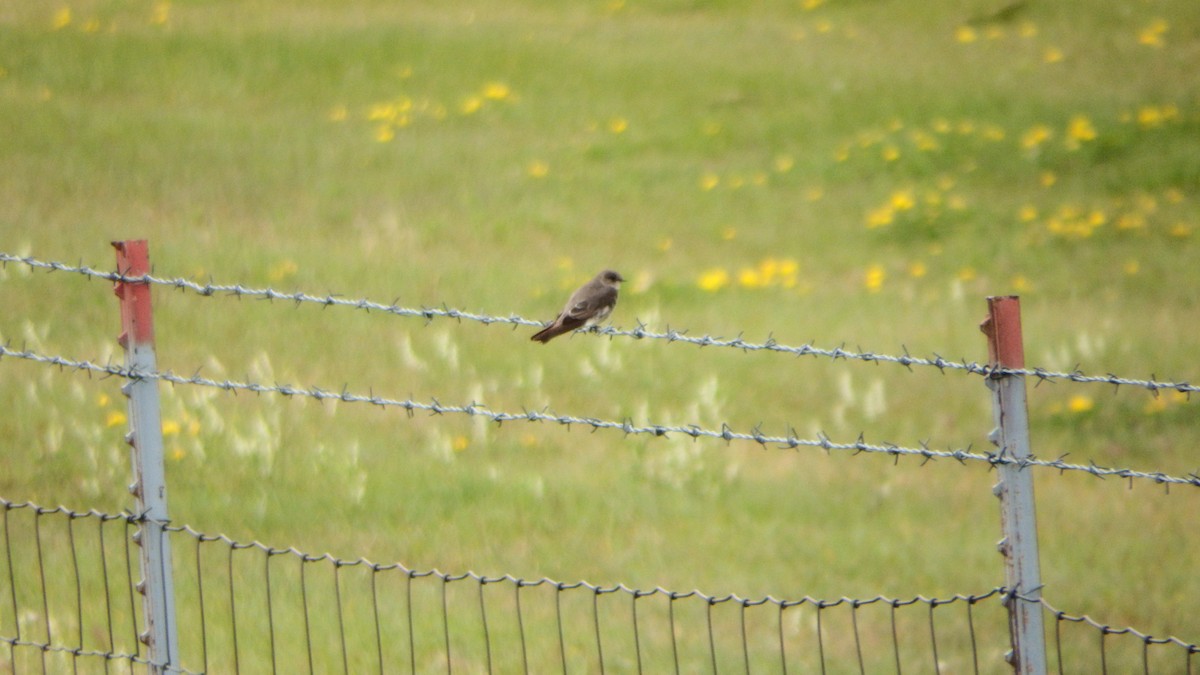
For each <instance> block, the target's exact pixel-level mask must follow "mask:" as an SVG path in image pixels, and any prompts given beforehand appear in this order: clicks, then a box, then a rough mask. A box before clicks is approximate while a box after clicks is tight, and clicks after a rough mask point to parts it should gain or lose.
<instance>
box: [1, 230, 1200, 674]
mask: <svg viewBox="0 0 1200 675" xmlns="http://www.w3.org/2000/svg"><path fill="white" fill-rule="evenodd" d="M0 264H4V265H8V264H17V265H22V266H25V267H27V268H29V269H32V270H45V271H48V272H63V273H70V274H76V275H81V276H83V277H85V278H89V279H102V280H106V281H110V282H113V283H116V284H118V285H122V284H125V285H135V284H136V285H142V286H145V287H147V288H148V287H149V286H160V287H165V288H173V289H178V290H180V291H183V292H192V293H195V294H198V295H200V296H203V297H223V296H224V297H235V298H242V297H251V298H260V299H264V300H268V301H274V300H280V301H287V302H292V303H295V304H304V303H311V304H316V305H320V306H325V307H339V308H346V309H352V310H359V311H365V312H376V313H382V314H387V315H394V316H399V317H406V318H416V319H421V320H424V321H427V322H428V321H433V320H436V319H454V320H457V321H473V322H479V323H483V324H488V325H490V324H502V325H511V326H513V327H514V328H515V327H518V326H531V327H532V326H539V327H540V326H541V325H543V324H542V323H541V322H538V321H532V320H529V319H524V318H522V317H519V316H516V315H512V316H508V317H501V316H492V315H486V314H477V313H471V312H465V311H462V310H457V309H453V308H448V307H442V308H407V307H402V306H400V305H398V304H397V303H391V304H382V303H375V302H371V301H368V300H365V299H357V300H355V299H346V298H341V297H337V296H328V295H327V296H318V295H312V294H307V293H300V292H294V293H282V292H279V291H276V290H273V289H270V288H264V289H254V288H249V287H246V286H244V285H240V284H235V285H221V284H215V283H212V282H209V283H203V284H202V283H197V282H193V281H190V280H186V279H182V278H160V277H156V276H153V275H151V274H149V273H148V271H142V272H141V273H137V274H133V273H130V270H128V269H126V270H125V271H124V272H123V273H122V272H120V271H118V272H104V271H99V270H96V269H93V268H91V267H87V266H84V265H67V264H63V263H59V262H46V261H42V260H38V259H36V258H32V257H30V256H14V255H10V254H6V253H2V252H0ZM595 332H598V333H599V334H600V335H602V336H607V337H609V338H610V339H618V338H628V339H651V340H663V341H666V342H668V343H679V344H691V345H694V346H699V347H706V346H711V347H716V348H731V349H738V350H741V351H745V352H769V353H778V354H787V355H792V356H797V357H799V356H810V357H815V358H827V359H832V360H858V361H866V362H877V363H888V364H896V365H900V366H904V367H906V368H908V369H910V370H911V369H913V368H922V367H924V368H936V369H938V370H940V371H942V372H961V373H965V374H972V375H977V376H982V377H984V378H987V379H988V380H996V379H999V378H1001V377H1004V376H1021V377H1025V378H1030V379H1035V380H1037V381H1043V380H1062V381H1067V382H1074V383H1080V384H1093V383H1103V384H1111V385H1114V386H1121V385H1127V386H1133V387H1139V388H1144V389H1147V390H1149V391H1151V392H1153V393H1156V394H1157V392H1159V391H1176V392H1180V393H1182V394H1185V395H1188V396H1190V394H1191V393H1192V392H1194V391H1197V390H1198V388H1197V387H1196V386H1194V385H1191V384H1189V383H1187V382H1182V381H1178V382H1177V381H1159V380H1156V379H1155V378H1154V377H1153V376H1152V377H1151V378H1149V379H1138V378H1127V377H1121V376H1117V375H1114V374H1107V375H1087V374H1084V373H1082V372H1079V371H1072V372H1056V371H1052V370H1047V369H1042V368H1026V367H1024V365H1023V363H1022V364H1021V367H1006V366H1004V365H1003V364H1002V362H994V363H988V364H979V363H974V362H969V361H966V360H960V361H952V360H947V359H944V358H942V357H941V356H938V355H934V356H933V357H915V356H912V355H910V354H908V352H907V350H905V352H904V354H902V355H890V354H880V353H874V352H865V351H861V350H859V351H851V350H846V349H844V348H840V347H839V348H833V349H825V348H819V347H815V346H813V345H810V344H805V345H799V346H792V345H786V344H782V343H778V342H776V341H775V340H774V339H768V340H767V341H765V342H758V343H755V342H750V341H746V340H743V339H742V338H741V337H737V338H733V339H725V338H719V337H713V336H710V335H703V336H698V337H697V336H691V335H688V334H687V332H686V331H678V330H667V331H664V332H655V331H651V330H649V329H648V328H647V327H645V326H643V325H641V324H639V325H638V326H637V327H636V328H634V329H632V330H619V329H615V328H604V329H600V330H599V331H595ZM4 357H9V358H10V359H16V360H23V361H27V362H32V363H37V364H41V365H44V366H47V367H56V368H58V369H60V370H63V371H74V372H81V373H86V374H88V375H97V376H101V377H114V378H118V379H120V380H122V381H125V382H127V383H147V382H148V383H154V384H157V383H158V382H168V383H171V384H172V385H177V386H196V387H210V388H216V389H219V390H223V391H230V392H238V391H246V392H253V393H257V394H267V395H278V396H283V397H307V398H311V399H316V400H331V399H332V400H337V401H342V402H347V403H361V404H368V405H373V406H377V407H381V408H386V409H399V410H403V411H405V413H406V414H408V415H410V416H411V415H413V414H416V413H419V412H420V413H428V414H431V415H466V416H471V417H480V418H483V419H486V420H489V421H492V422H495V423H497V424H504V423H506V422H529V423H550V424H558V425H563V426H567V427H571V426H584V427H588V428H591V429H592V430H597V431H611V432H619V433H621V434H623V435H625V436H629V435H649V436H667V435H683V436H688V437H691V438H693V439H702V438H706V439H714V440H724V441H726V442H751V443H756V444H758V445H760V446H763V447H764V448H766V447H773V448H779V449H786V450H800V449H803V448H816V449H821V450H824V451H845V452H849V453H853V454H859V453H865V454H884V455H890V456H893V457H896V458H899V457H901V456H911V457H916V458H920V459H921V460H922V461H923V462H927V461H935V460H939V459H941V460H945V459H952V460H955V461H956V462H959V463H963V464H967V463H984V464H987V465H990V466H992V467H995V468H1006V467H1007V468H1013V469H1016V470H1018V472H1023V473H1028V471H1023V470H1025V469H1039V470H1040V469H1055V470H1057V471H1059V472H1083V473H1087V474H1090V475H1093V476H1096V477H1098V478H1105V477H1118V478H1124V479H1128V480H1130V481H1135V480H1138V481H1150V482H1152V483H1155V484H1160V485H1163V486H1165V487H1167V488H1169V487H1170V486H1172V485H1185V486H1187V485H1190V486H1193V487H1200V475H1198V474H1196V473H1191V474H1187V475H1173V474H1170V473H1167V472H1160V471H1139V470H1134V469H1129V468H1112V467H1102V466H1097V465H1096V464H1094V463H1091V462H1089V463H1087V464H1078V463H1068V462H1066V461H1065V459H1064V458H1062V457H1059V458H1056V459H1052V460H1046V459H1039V458H1036V457H1034V456H1033V455H1026V456H1017V455H1014V454H1012V453H1006V452H1004V451H1003V448H1002V449H1001V451H998V452H988V451H978V450H974V449H972V448H970V447H967V448H960V449H955V448H949V449H946V450H937V449H932V448H929V447H927V446H926V445H925V444H923V443H922V444H918V445H916V446H901V445H895V444H890V443H869V442H867V441H866V440H864V439H863V438H862V437H861V436H860V437H859V438H858V439H855V440H851V441H835V440H833V439H831V438H829V437H827V436H825V435H823V434H821V435H818V436H817V437H815V438H802V437H800V436H799V435H797V434H795V432H789V433H788V434H785V435H772V434H766V433H763V432H762V431H761V430H760V429H758V428H755V429H750V430H735V429H733V428H731V427H730V426H728V425H726V424H722V425H720V428H705V427H701V426H697V425H667V424H654V423H649V422H643V423H634V422H633V421H632V420H628V419H626V420H607V419H602V418H597V417H590V416H579V415H566V414H559V413H555V412H552V411H549V410H546V409H543V410H522V411H520V412H513V411H497V410H493V409H491V408H489V407H487V406H485V405H483V404H481V403H477V402H469V403H466V404H460V405H448V404H443V403H441V402H439V401H437V400H436V399H430V400H427V401H418V400H413V399H411V398H410V399H399V398H389V397H384V396H378V395H376V394H374V393H373V392H372V393H367V394H362V393H355V392H353V391H350V390H349V389H348V388H345V387H344V388H342V389H340V390H338V389H332V388H331V389H325V388H320V387H297V386H293V385H288V384H279V383H262V382H253V381H232V380H224V379H221V380H218V379H211V378H207V377H203V376H201V375H200V374H199V371H197V372H196V373H194V374H191V375H176V374H174V373H172V372H170V371H159V370H157V368H156V367H149V368H147V367H145V366H144V365H142V366H140V367H139V366H138V365H136V364H135V365H117V364H113V363H100V362H93V361H88V360H84V359H77V358H70V357H66V356H60V355H51V354H42V353H39V352H37V351H36V350H32V349H27V348H24V347H21V348H17V347H13V346H12V345H0V360H3V358H4ZM131 417H136V415H132V416H131ZM133 435H134V436H136V435H137V431H136V430H135V432H134V434H133ZM0 505H2V506H3V521H2V522H3V541H4V549H5V552H4V557H3V558H2V559H0V564H3V566H4V569H3V573H0V583H3V584H6V586H7V588H6V589H2V590H0V643H4V644H7V645H8V659H9V671H10V672H27V671H32V672H63V671H71V672H81V671H82V672H105V673H108V672H112V671H113V670H116V671H117V672H124V671H126V670H127V671H128V672H135V671H136V670H137V669H138V668H140V667H145V668H146V669H147V670H149V671H151V672H180V673H200V672H266V671H268V670H270V671H271V672H310V673H311V672H346V673H350V672H381V673H382V672H393V671H402V672H403V671H407V672H429V671H442V670H444V671H446V672H454V671H459V672H544V671H548V670H549V671H560V672H564V673H565V672H608V671H611V672H696V671H712V672H722V671H726V672H868V671H870V672H876V671H879V670H885V671H890V670H894V671H895V672H898V673H899V672H904V671H906V670H908V671H911V670H913V669H914V668H915V669H918V670H929V669H932V670H933V671H934V672H975V673H979V672H1003V671H1005V670H1009V669H1010V668H1011V667H1010V666H1008V665H1007V664H1006V663H1005V652H1006V651H1008V650H1009V649H1010V647H1011V643H1010V640H1012V636H1011V632H1010V625H1009V624H1010V621H1011V617H1012V615H1013V609H1014V607H1017V608H1019V607H1030V608H1033V609H1034V610H1035V611H1036V612H1037V613H1038V614H1039V615H1041V616H1045V617H1046V618H1047V619H1048V620H1049V621H1050V622H1052V625H1051V626H1050V627H1049V628H1047V630H1046V632H1047V633H1051V634H1052V636H1051V638H1050V648H1049V649H1048V650H1047V652H1046V655H1045V656H1044V657H1043V660H1044V661H1045V662H1046V665H1047V666H1048V667H1050V668H1051V669H1054V668H1057V672H1060V673H1062V672H1083V671H1087V672H1110V669H1111V672H1127V671H1128V670H1129V669H1130V667H1131V665H1130V664H1133V666H1132V667H1134V668H1137V669H1140V670H1141V671H1143V672H1147V673H1148V672H1188V673H1191V672H1192V667H1193V662H1194V661H1195V660H1196V659H1197V658H1200V657H1196V656H1194V655H1196V654H1197V653H1198V652H1200V646H1198V645H1196V644H1194V643H1189V642H1186V641H1184V640H1181V639H1178V638H1175V637H1166V638H1163V637H1155V636H1151V635H1148V634H1145V633H1143V632H1140V631H1138V630H1136V629H1134V628H1132V627H1114V626H1110V625H1107V624H1105V623H1103V622H1101V621H1098V620H1095V619H1093V618H1091V617H1089V616H1085V615H1073V614H1070V613H1067V612H1065V611H1062V610H1059V609H1057V608H1055V607H1054V606H1052V605H1051V604H1049V603H1048V602H1047V601H1045V600H1044V599H1043V598H1041V596H1040V588H1026V587H1024V586H1021V585H1014V584H1011V583H1010V584H1009V585H1008V586H1004V587H996V588H991V589H985V590H983V591H982V592H978V593H975V594H960V595H955V596H952V597H949V598H925V597H921V596H916V597H912V598H908V599H898V598H885V597H881V596H876V597H871V598H858V599H854V598H848V597H841V598H837V599H833V600H826V599H816V598H811V597H807V596H806V597H802V598H799V599H777V598H774V597H771V596H767V597H763V598H757V599H747V598H742V597H739V596H737V595H732V594H730V595H721V596H714V595H708V594H705V593H702V592H700V591H698V590H692V591H688V592H678V591H671V590H667V589H664V588H661V587H655V588H651V589H638V588H631V587H628V586H626V585H624V584H618V585H616V586H608V587H605V586H598V585H594V584H591V583H588V582H586V581H573V582H561V581H555V580H551V579H547V578H539V579H532V580H530V579H523V578H521V577H518V576H513V575H507V574H506V575H503V576H499V577H488V576H482V575H479V574H476V573H474V572H460V573H447V572H442V571H439V570H436V569H431V570H424V571H418V570H413V569H410V568H408V567H405V566H404V565H402V564H399V563H389V564H379V563H374V562H371V561H369V560H366V559H364V558H358V559H353V560H347V559H340V558H336V557H334V556H331V555H329V554H322V555H311V554H307V553H304V552H301V551H299V550H297V549H295V548H291V547H288V548H275V547H272V546H270V545H267V544H263V543H260V542H257V541H251V542H239V541H235V540H234V539H231V538H230V537H227V536H225V535H223V534H206V533H203V532H201V531H199V530H196V529H193V528H192V527H191V526H189V525H177V524H174V523H171V522H170V521H169V520H166V519H156V518H155V517H154V515H153V514H151V513H149V512H148V511H147V510H145V509H142V508H139V510H138V512H136V513H135V512H127V513H122V514H112V513H102V512H99V511H96V510H88V511H75V510H71V509H69V508H67V507H64V506H57V507H49V508H48V507H44V506H39V505H36V504H32V503H29V502H14V501H9V500H8V499H6V498H4V497H2V496H0ZM151 532H153V533H157V534H156V536H157V537H158V538H159V539H160V540H161V541H159V542H158V544H159V545H160V546H161V547H162V548H165V549H166V550H168V551H170V550H172V549H173V550H174V551H175V557H174V560H173V562H172V563H170V565H169V566H170V568H171V571H173V577H174V583H173V596H174V597H173V608H172V612H171V613H172V616H171V618H170V620H171V623H172V624H173V625H178V626H179V627H180V628H181V629H182V630H181V631H180V632H179V638H178V640H179V644H178V645H177V646H176V647H175V648H174V649H173V653H171V654H169V657H168V658H167V659H166V660H165V661H164V660H163V659H162V658H161V655H160V654H156V653H155V652H154V650H153V646H154V645H153V642H154V640H153V639H152V638H150V637H149V635H148V634H149V628H150V626H149V624H150V623H151V621H150V620H149V619H151V618H152V617H148V616H147V610H146V609H145V608H143V607H142V604H141V603H142V601H141V600H140V599H139V598H138V596H139V595H141V594H142V593H144V592H146V591H147V589H146V584H145V583H144V578H145V570H144V569H140V568H141V567H143V566H144V564H145V563H144V562H143V563H141V565H139V563H136V562H134V558H136V557H138V553H137V552H136V551H132V552H131V547H130V542H131V541H133V542H135V544H138V545H139V548H143V549H144V547H145V543H146V542H145V541H144V537H145V536H147V533H151ZM135 567H139V569H135ZM168 576H170V575H168ZM139 577H141V579H139ZM153 590H154V589H150V591H151V592H153ZM147 642H149V643H151V644H150V648H148V646H147ZM3 665H4V664H3V661H2V660H0V666H3Z"/></svg>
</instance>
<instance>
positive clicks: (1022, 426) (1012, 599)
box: [980, 296, 1046, 675]
mask: <svg viewBox="0 0 1200 675" xmlns="http://www.w3.org/2000/svg"><path fill="white" fill-rule="evenodd" d="M980 328H981V329H982V330H983V332H984V334H985V335H987V339H988V359H989V361H990V364H991V366H992V368H994V369H998V371H997V372H994V373H992V375H991V376H989V377H988V379H987V385H988V388H990V389H991V390H992V412H993V415H994V417H995V419H996V428H995V429H994V430H993V431H992V434H991V436H990V439H991V441H992V442H993V443H995V444H996V445H997V446H998V447H999V448H1000V453H999V454H1000V457H1002V458H1006V459H1013V460H1018V461H1019V460H1021V459H1024V458H1027V457H1029V456H1030V455H1031V453H1032V451H1031V449H1030V445H1029V409H1028V404H1027V403H1026V400H1025V376H1024V375H1014V374H1008V373H1004V372H1003V369H1006V368H1012V369H1020V368H1024V367H1025V347H1024V345H1023V344H1022V338H1021V301H1020V299H1019V298H1017V297H1016V296H1001V297H989V298H988V318H987V319H985V320H984V321H983V323H982V324H981V325H980ZM998 467H999V472H1000V482H998V483H997V484H996V486H995V488H993V492H994V493H995V494H996V496H997V497H999V498H1000V520H1001V526H1002V527H1003V530H1004V538H1003V539H1001V540H1000V544H999V549H1000V553H1001V554H1002V555H1003V556H1004V562H1005V571H1006V574H1005V577H1006V584H1007V587H1008V591H1009V594H1010V595H1009V597H1008V600H1007V605H1008V622H1009V631H1010V634H1011V637H1012V651H1011V652H1009V653H1008V654H1007V655H1006V656H1007V658H1008V660H1009V663H1010V664H1012V666H1013V669H1014V670H1015V671H1016V672H1017V673H1019V674H1021V675H1028V674H1033V673H1036V674H1038V675H1041V674H1043V673H1045V672H1046V635H1045V631H1044V628H1043V622H1042V606H1041V604H1040V603H1038V602H1037V600H1039V599H1040V598H1041V594H1042V573H1041V570H1040V568H1039V563H1038V542H1037V517H1036V513H1035V511H1034V499H1033V472H1032V471H1031V470H1030V469H1029V467H1027V466H1024V467H1023V466H1021V465H1020V464H1013V463H1008V462H1006V463H1003V464H999V465H998ZM1031 601H1032V602H1031Z"/></svg>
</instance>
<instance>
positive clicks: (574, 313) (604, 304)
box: [530, 270, 625, 344]
mask: <svg viewBox="0 0 1200 675" xmlns="http://www.w3.org/2000/svg"><path fill="white" fill-rule="evenodd" d="M622 281H625V279H624V278H623V277H622V276H621V275H620V274H617V273H616V272H614V271H612V270H604V271H603V272H601V273H600V274H597V275H596V278H594V279H592V280H591V281H589V282H587V283H586V284H584V285H583V286H580V287H579V290H577V291H575V292H574V293H572V294H571V299H570V300H568V301H567V306H566V307H564V308H563V311H562V313H560V314H559V315H558V316H557V317H555V319H554V321H551V322H550V324H549V325H548V326H546V327H545V328H543V329H541V330H540V331H538V332H536V333H534V334H533V337H532V338H530V339H531V340H536V341H538V342H541V343H543V344H545V343H547V342H549V341H550V339H551V338H555V337H558V336H559V335H562V334H563V333H569V332H571V331H573V330H575V329H576V328H586V327H588V326H592V325H595V324H597V323H600V322H601V321H603V320H605V319H607V318H608V315H609V314H612V310H613V307H616V306H617V289H618V288H619V287H620V286H621V282H622Z"/></svg>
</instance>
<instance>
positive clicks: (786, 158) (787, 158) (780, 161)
mask: <svg viewBox="0 0 1200 675" xmlns="http://www.w3.org/2000/svg"><path fill="white" fill-rule="evenodd" d="M794 166H796V160H795V159H793V158H792V156H791V155H776V157H775V171H777V172H778V173H787V172H788V171H791V170H792V167H794Z"/></svg>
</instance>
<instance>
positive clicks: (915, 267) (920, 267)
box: [908, 260, 929, 279]
mask: <svg viewBox="0 0 1200 675" xmlns="http://www.w3.org/2000/svg"><path fill="white" fill-rule="evenodd" d="M928 272H929V269H928V268H927V267H925V263H923V262H921V261H920V260H918V261H917V262H914V263H912V264H911V265H909V266H908V276H910V277H912V278H914V279H920V278H921V277H923V276H925V275H926V274H927V273H928Z"/></svg>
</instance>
